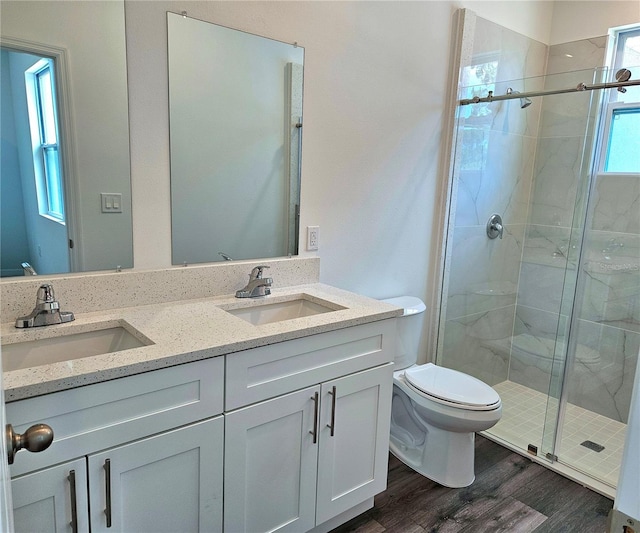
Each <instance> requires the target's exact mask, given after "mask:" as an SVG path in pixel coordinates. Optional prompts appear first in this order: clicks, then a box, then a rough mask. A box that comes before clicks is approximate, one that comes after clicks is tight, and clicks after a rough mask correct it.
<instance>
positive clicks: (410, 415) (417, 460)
mask: <svg viewBox="0 0 640 533" xmlns="http://www.w3.org/2000/svg"><path fill="white" fill-rule="evenodd" d="M383 301H384V302H387V303H390V304H393V305H395V306H398V307H402V308H403V309H404V314H403V316H402V317H401V318H399V319H398V347H397V351H396V356H395V359H394V363H395V365H396V370H395V372H394V374H393V403H392V408H391V437H390V441H389V448H390V450H391V453H393V455H395V456H396V457H397V458H398V459H400V460H401V461H402V462H403V463H405V464H407V465H408V466H410V467H411V468H413V469H414V470H415V471H416V472H419V473H420V474H422V475H423V476H426V477H428V478H429V479H432V480H433V481H436V482H438V483H440V484H441V485H444V486H446V487H454V488H458V487H466V486H468V485H471V483H473V480H474V479H475V474H474V469H473V462H474V439H475V432H476V431H484V430H485V429H489V428H490V427H492V426H494V425H495V424H496V423H497V422H498V421H499V420H500V417H501V415H502V402H501V401H500V396H498V393H497V392H496V391H495V390H493V389H492V388H491V387H490V386H489V385H487V384H486V383H484V382H482V381H480V380H479V379H476V378H474V377H472V376H468V375H467V374H463V373H462V372H457V371H455V370H451V369H448V368H443V367H439V366H436V365H434V364H432V363H428V364H426V365H416V364H415V363H416V360H417V356H418V343H419V340H420V331H421V329H422V328H421V326H422V317H421V316H420V314H421V313H422V312H424V310H425V305H424V303H423V302H422V301H421V300H420V299H418V298H414V297H411V296H401V297H398V298H390V299H387V300H383Z"/></svg>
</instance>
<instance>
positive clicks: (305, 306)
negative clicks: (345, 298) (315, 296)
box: [226, 298, 344, 326]
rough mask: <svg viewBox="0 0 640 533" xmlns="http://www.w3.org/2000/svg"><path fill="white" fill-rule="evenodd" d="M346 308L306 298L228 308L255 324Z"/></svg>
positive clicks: (229, 310)
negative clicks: (330, 305)
mask: <svg viewBox="0 0 640 533" xmlns="http://www.w3.org/2000/svg"><path fill="white" fill-rule="evenodd" d="M340 309H344V308H343V307H340V306H334V307H329V306H328V305H322V304H319V303H316V302H313V301H311V300H307V299H304V298H296V299H294V300H288V301H284V302H274V303H260V304H259V305H251V306H249V307H242V308H239V309H226V311H227V313H231V314H232V315H235V316H237V317H239V318H242V319H243V320H246V321H247V322H249V323H251V324H253V325H254V326H260V325H262V324H270V323H272V322H282V321H283V320H292V319H294V318H302V317H306V316H313V315H318V314H320V313H330V312H332V311H338V310H340Z"/></svg>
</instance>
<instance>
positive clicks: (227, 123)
mask: <svg viewBox="0 0 640 533" xmlns="http://www.w3.org/2000/svg"><path fill="white" fill-rule="evenodd" d="M167 24H168V53H169V56H168V63H169V115H170V144H171V237H172V262H173V264H176V265H178V264H183V263H202V262H211V261H222V260H225V259H229V258H231V259H252V258H267V257H279V256H286V255H293V254H296V253H297V243H298V219H299V209H300V157H301V135H302V81H303V62H304V49H303V48H301V47H298V46H296V45H292V44H287V43H283V42H279V41H274V40H272V39H267V38H264V37H259V36H256V35H252V34H248V33H244V32H241V31H238V30H233V29H230V28H225V27H222V26H218V25H215V24H211V23H208V22H203V21H200V20H195V19H192V18H189V17H187V16H183V15H177V14H174V13H167Z"/></svg>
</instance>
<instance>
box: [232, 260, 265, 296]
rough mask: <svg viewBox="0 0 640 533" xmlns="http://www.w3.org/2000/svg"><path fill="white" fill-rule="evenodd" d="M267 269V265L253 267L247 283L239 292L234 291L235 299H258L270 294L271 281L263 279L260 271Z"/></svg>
mask: <svg viewBox="0 0 640 533" xmlns="http://www.w3.org/2000/svg"><path fill="white" fill-rule="evenodd" d="M265 268H269V267H268V266H267V265H260V266H257V267H255V268H254V269H253V270H252V271H251V274H249V283H247V285H246V287H243V288H242V289H240V290H239V291H236V298H259V297H260V296H268V295H269V294H271V284H272V283H273V279H271V278H263V277H262V271H263V270H264V269H265Z"/></svg>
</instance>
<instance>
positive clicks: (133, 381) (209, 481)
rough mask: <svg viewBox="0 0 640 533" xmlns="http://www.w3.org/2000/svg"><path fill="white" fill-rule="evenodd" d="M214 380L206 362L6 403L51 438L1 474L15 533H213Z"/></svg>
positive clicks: (213, 368) (218, 383)
mask: <svg viewBox="0 0 640 533" xmlns="http://www.w3.org/2000/svg"><path fill="white" fill-rule="evenodd" d="M223 376H224V358H214V359H208V360H205V361H198V362H195V363H190V364H188V365H181V366H176V367H172V368H168V369H164V370H158V371H154V372H150V373H147V374H140V375H136V376H131V377H126V378H121V379H117V380H114V381H109V382H104V383H99V384H96V385H89V386H87V387H81V388H78V389H72V390H68V391H64V392H59V393H54V394H50V395H45V396H39V397H36V398H31V399H28V400H22V401H19V402H14V403H9V404H7V411H8V414H9V416H11V420H12V421H16V422H17V424H16V426H17V430H18V431H20V430H22V429H23V428H25V427H28V426H29V425H30V424H31V423H32V420H33V419H32V417H36V418H37V419H39V420H42V422H44V423H46V424H48V425H49V426H51V427H52V428H53V431H54V442H53V444H52V445H51V447H50V448H49V449H47V450H45V451H43V452H40V453H38V454H29V453H26V452H21V453H19V454H17V455H16V459H15V463H14V465H13V466H12V467H11V471H12V491H13V497H14V515H15V529H16V532H18V533H20V532H32V531H78V532H83V531H89V530H91V531H92V532H97V531H129V532H138V531H154V532H155V531H157V532H161V531H166V532H175V531H184V532H187V531H194V532H196V531H221V529H222V489H223V487H222V481H223V480H222V472H223V471H222V468H223V446H224V417H223V416H222V415H221V413H222V409H223V392H224V389H223V387H224V384H223ZM212 415H218V416H213V417H212ZM150 435H151V436H150ZM72 471H73V474H74V476H75V484H74V483H73V477H74V476H72V475H71V472H72ZM72 523H73V526H71V525H70V524H72Z"/></svg>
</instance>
